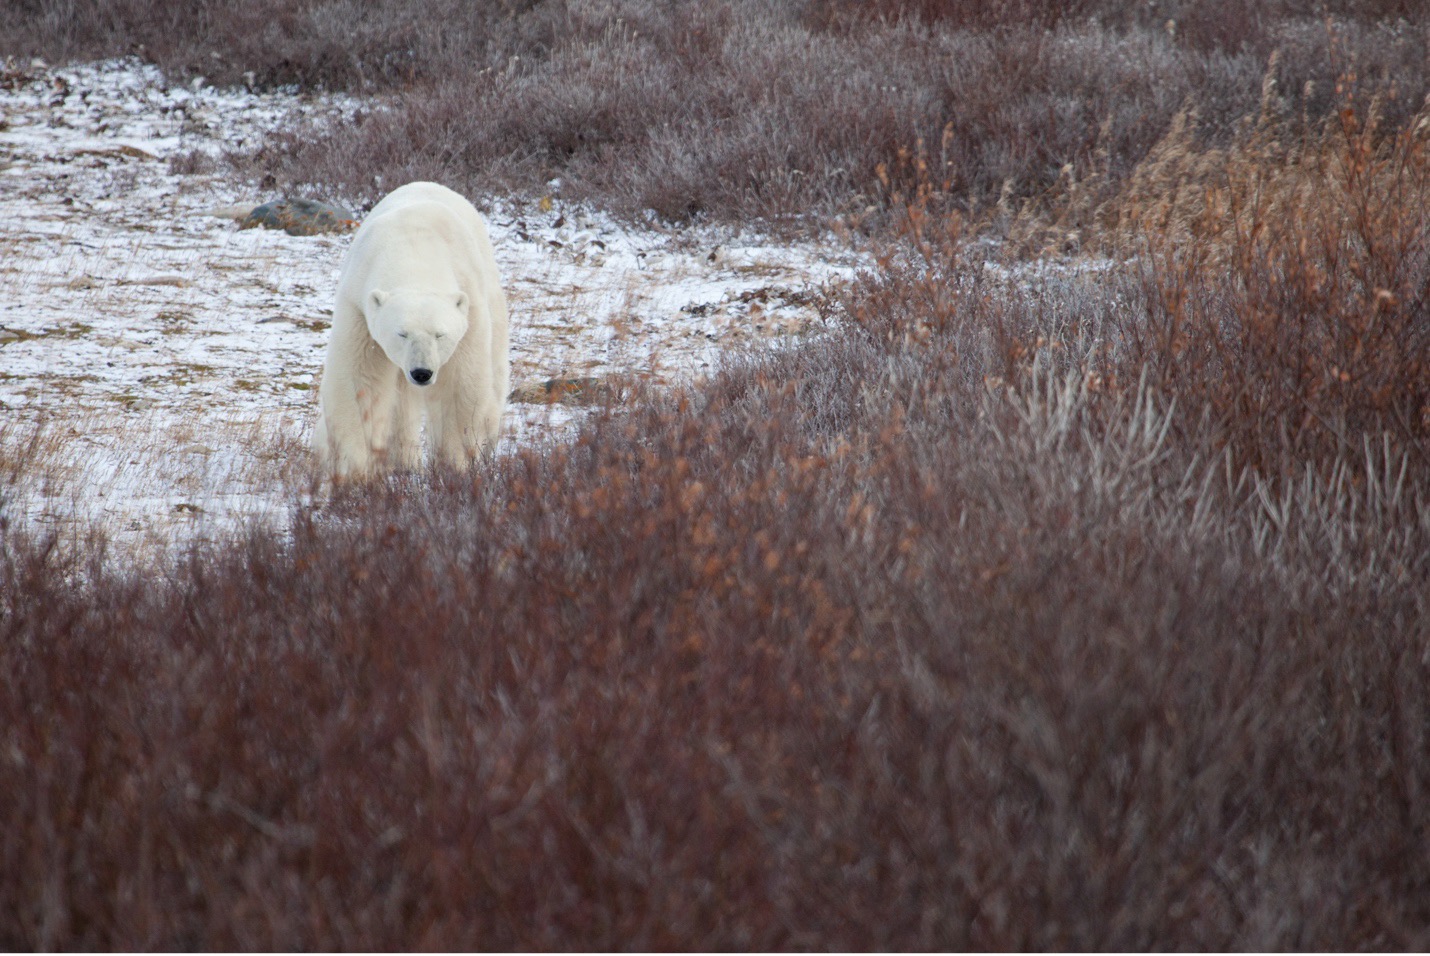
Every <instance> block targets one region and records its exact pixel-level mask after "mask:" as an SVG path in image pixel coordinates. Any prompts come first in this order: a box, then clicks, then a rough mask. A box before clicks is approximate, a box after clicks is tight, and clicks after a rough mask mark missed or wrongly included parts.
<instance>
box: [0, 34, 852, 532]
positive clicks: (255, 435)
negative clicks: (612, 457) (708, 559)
mask: <svg viewBox="0 0 1430 956" xmlns="http://www.w3.org/2000/svg"><path fill="white" fill-rule="evenodd" d="M357 106H358V103H357V101H355V100H352V99H349V98H343V97H334V96H327V97H317V96H310V95H299V94H296V93H252V92H248V91H243V90H216V89H213V88H210V87H207V86H205V85H204V84H203V83H202V82H201V81H196V82H195V83H194V84H191V85H189V86H171V85H168V84H167V83H166V82H165V81H164V79H163V77H162V75H161V74H160V73H159V72H158V71H157V70H155V69H153V68H150V67H147V66H144V65H141V64H140V63H138V62H137V61H133V60H124V61H112V62H105V63H99V64H92V65H86V66H78V67H69V68H60V69H50V68H46V67H42V66H39V65H27V66H17V65H16V64H14V63H9V64H5V65H4V66H3V68H0V529H3V527H4V526H5V524H6V523H9V524H10V525H11V526H14V525H16V524H21V525H26V526H29V527H35V528H39V529H41V530H50V529H52V530H56V531H58V532H60V534H61V535H62V537H63V536H74V535H81V534H87V533H89V532H90V531H91V530H94V529H98V530H99V531H100V533H102V534H104V535H105V536H107V537H108V538H109V539H110V540H111V541H112V542H114V543H115V544H116V545H119V546H122V547H124V548H126V550H131V549H132V550H135V551H139V550H148V551H150V552H156V551H157V552H160V553H162V552H163V551H166V550H168V549H170V548H172V547H174V546H175V545H182V543H183V542H184V541H185V540H190V539H193V538H195V537H199V536H206V535H211V534H214V533H217V532H223V531H226V530H229V529H231V528H233V527H236V526H237V525H238V524H239V523H240V522H241V521H244V520H252V519H255V518H260V517H272V516H274V515H281V513H282V511H283V509H284V508H286V507H288V505H287V503H288V502H290V501H292V500H294V497H293V496H294V492H295V491H298V492H302V491H304V490H305V489H307V492H308V493H309V494H312V488H313V487H314V484H313V481H312V467H311V462H310V460H309V456H308V452H307V443H308V437H309V434H310V432H311V428H312V423H313V418H314V415H315V412H316V398H317V389H316V385H317V379H318V376H319V373H320V370H321V366H322V359H323V350H324V347H325V345H326V341H327V328H328V320H329V317H330V315H331V305H332V295H333V289H334V287H335V284H336V279H337V274H338V269H339V266H340V264H341V261H342V256H343V252H344V250H345V249H346V247H347V243H348V237H347V236H344V235H323V236H307V237H296V236H289V235H287V234H285V233H282V232H275V231H269V230H264V229H250V230H240V229H239V228H238V227H237V225H236V224H235V223H234V222H233V221H232V220H231V219H225V218H221V217H218V216H214V215H211V213H212V212H213V211H215V210H218V209H221V208H223V207H226V206H234V205H243V204H247V205H253V204H255V203H259V202H264V201H267V200H270V199H274V198H279V197H276V196H273V195H260V194H259V190H258V188H257V187H256V186H254V185H253V184H251V183H245V182H241V181H237V179H236V177H235V176H234V175H233V174H232V173H227V174H226V173H225V172H224V171H223V170H224V169H225V168H226V164H224V163H222V162H214V163H203V162H195V161H194V157H196V156H198V157H202V156H208V157H211V158H215V159H220V158H221V157H222V156H224V155H225V154H229V153H242V152H245V151H248V150H253V149H256V148H257V147H258V145H259V144H260V143H261V142H262V140H263V138H264V136H265V135H267V134H268V133H270V132H271V131H273V130H276V129H279V128H282V127H284V126H286V125H289V124H292V123H294V122H296V121H299V120H317V121H320V122H330V123H336V124H341V123H342V122H343V121H344V118H345V116H348V115H351V112H352V111H353V110H354V109H355V108H356V107H357ZM368 106H369V107H370V106H371V104H368ZM379 108H380V107H379ZM195 168H201V169H202V168H207V169H217V170H219V172H200V173H194V172H183V171H182V170H192V169H195ZM326 198H331V199H337V200H339V201H342V200H343V199H344V197H326ZM471 198H472V199H473V200H474V202H476V204H477V206H478V208H481V209H483V211H484V212H486V213H487V215H488V219H489V220H490V223H491V231H492V241H493V244H494V246H495V248H496V252H497V259H498V263H499V265H500V267H501V270H502V276H503V281H504V284H505V287H506V291H507V296H508V300H509V303H510V307H511V316H512V378H513V384H514V385H515V386H516V387H517V388H518V390H519V391H521V390H522V389H523V388H525V390H526V392H527V393H535V392H539V391H540V389H539V388H533V387H532V386H539V384H540V383H542V382H545V381H547V380H550V379H556V378H590V377H595V378H600V377H603V376H609V375H616V376H620V377H628V376H629V377H634V378H638V379H643V380H647V381H650V382H654V383H656V384H662V383H669V382H672V381H677V380H681V379H689V378H692V377H695V376H698V375H699V374H700V373H701V371H702V370H703V369H706V368H708V367H709V366H710V365H711V364H712V363H713V362H714V361H715V359H716V357H717V355H718V353H719V352H720V351H722V350H726V349H729V348H731V347H733V346H736V345H740V344H745V343H750V342H758V341H765V340H768V341H779V340H782V339H783V338H785V337H786V336H788V335H791V334H799V333H801V332H803V331H805V330H806V329H807V328H809V326H810V324H811V323H812V322H814V321H815V319H816V314H815V309H814V307H813V305H812V304H811V298H812V296H811V293H812V292H814V291H815V290H817V289H818V288H819V287H821V286H822V285H824V284H826V283H828V282H831V281H837V280H839V279H840V278H842V277H846V276H847V275H849V274H850V272H851V271H852V269H853V266H854V262H853V259H852V257H851V256H850V255H848V254H847V253H846V252H843V251H840V250H838V249H836V248H833V247H824V246H813V245H804V246H788V245H770V244H763V243H761V242H760V241H758V240H756V241H745V240H744V239H742V238H741V237H738V236H730V235H725V234H716V233H714V232H708V231H700V232H698V233H693V234H692V233H689V232H685V233H671V232H661V231H657V230H635V229H630V228H625V227H621V226H618V225H616V224H614V223H613V222H611V221H610V220H608V219H606V218H605V217H603V216H601V215H599V214H597V213H594V212H591V211H589V210H583V209H576V208H568V207H564V206H562V205H560V204H557V205H556V206H554V207H553V206H552V205H551V203H550V201H549V200H542V201H540V202H534V203H522V202H519V201H516V200H502V199H500V198H498V197H479V196H478V197H471ZM578 414H579V411H577V410H574V409H573V408H571V407H569V406H565V405H547V404H526V403H514V404H512V405H510V406H509V408H508V412H507V417H506V422H505V426H504V434H505V438H504V446H505V447H508V448H510V447H512V445H513V444H516V443H522V442H536V441H544V440H559V439H560V437H561V436H563V435H565V434H568V433H569V428H570V426H571V424H572V422H573V421H574V416H576V415H578ZM308 500H312V499H311V498H309V499H308Z"/></svg>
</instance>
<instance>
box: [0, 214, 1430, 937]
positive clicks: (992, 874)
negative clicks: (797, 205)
mask: <svg viewBox="0 0 1430 956" xmlns="http://www.w3.org/2000/svg"><path fill="white" fill-rule="evenodd" d="M1419 208H1423V207H1419ZM910 221H918V220H917V219H916V217H914V218H912V219H911V220H910ZM920 235H921V237H922V242H923V244H922V247H921V252H918V253H917V254H913V255H909V254H898V255H895V254H892V253H891V255H890V257H889V258H888V259H887V260H886V262H885V263H884V265H883V266H882V267H881V269H880V270H879V271H878V272H877V273H871V274H870V275H868V276H866V277H865V278H864V279H862V280H861V281H860V282H859V283H857V284H856V285H855V286H854V287H852V288H851V289H850V290H849V292H848V294H847V297H846V298H845V300H844V303H843V306H842V314H844V315H846V316H847V317H848V319H849V322H848V325H847V327H845V328H842V329H840V330H835V331H833V332H832V334H831V335H830V336H829V337H827V338H825V339H823V340H821V341H818V342H814V343H810V344H808V345H806V346H805V347H803V348H800V349H797V350H793V351H789V352H785V353H780V354H775V355H766V356H764V357H761V358H758V359H752V360H749V361H746V362H745V363H744V364H742V365H740V366H739V367H734V368H731V369H729V370H727V371H725V372H724V373H722V374H721V375H719V376H718V377H717V378H716V379H714V380H713V381H712V382H710V383H708V384H707V385H705V386H703V387H701V388H699V389H693V390H690V391H687V392H683V393H676V394H671V395H665V396H659V395H657V396H649V397H648V398H647V399H646V400H644V401H643V402H642V403H640V404H639V405H637V406H636V407H634V408H632V409H630V410H626V411H621V412H609V413H602V415H601V416H599V417H597V418H596V419H594V420H593V421H592V422H591V424H590V425H589V427H588V428H587V429H586V430H585V431H584V432H583V434H582V436H581V437H580V438H579V439H578V440H577V441H575V442H574V443H573V444H571V445H568V446H560V447H549V448H528V449H523V450H521V451H518V452H516V453H514V454H511V455H509V456H506V457H503V458H500V459H497V460H495V461H492V462H488V463H485V464H483V465H481V466H480V467H479V468H477V469H476V470H475V471H474V472H472V473H470V474H462V475H441V476H436V477H435V478H432V479H418V478H412V477H408V478H398V479H395V480H394V481H392V482H391V483H389V484H386V485H379V486H377V487H374V488H369V489H358V490H353V491H350V492H348V493H346V494H342V495H339V496H337V497H336V498H335V499H333V500H332V501H331V502H329V503H328V504H327V505H326V506H325V507H324V508H323V509H322V510H320V511H316V512H308V513H307V514H306V515H305V516H304V517H303V518H301V519H300V520H299V521H298V522H297V523H296V525H295V526H294V527H293V528H291V529H290V532H289V533H288V534H287V535H282V534H275V533H272V532H269V531H264V530H261V529H255V530H254V532H253V533H252V534H251V535H249V536H248V537H247V538H245V539H241V540H237V541H234V542H232V543H230V544H229V545H228V546H226V547H211V546H204V547H200V548H197V549H195V550H193V551H192V552H191V553H190V554H188V555H186V556H183V557H176V559H175V561H174V563H173V564H172V565H171V566H170V567H169V569H168V570H167V571H166V572H165V573H164V574H162V575H160V576H158V577H139V576H137V575H135V574H133V573H129V572H126V571H125V570H124V569H123V568H122V567H120V566H118V565H116V564H113V563H106V562H105V561H104V560H103V558H102V554H100V555H96V556H94V557H92V558H85V557H84V556H79V557H74V558H67V557H66V556H65V555H64V554H61V553H59V552H56V551H54V550H53V549H50V548H48V547H47V546H46V544H45V543H44V542H43V541H36V540H33V539H30V538H26V537H24V536H22V535H20V534H18V533H16V532H15V531H14V530H11V529H0V533H4V534H5V537H4V539H3V542H2V543H0V545H3V546H0V794H3V797H2V798H0V799H3V800H4V802H5V803H4V807H3V809H4V811H5V817H6V819H7V821H9V825H8V826H7V827H6V829H5V832H4V835H3V836H0V939H4V940H5V941H6V942H7V943H8V944H9V945H12V946H15V947H17V948H20V947H23V948H35V947H42V946H44V947H68V948H126V949H133V948H141V947H142V948H181V947H182V948H185V949H191V948H210V947H222V948H229V949H233V948H285V949H289V948H325V949H339V948H341V949H348V948H364V949H388V948H417V947H421V948H424V949H435V948H441V949H447V948H462V949H472V948H501V949H566V948H583V949H611V948H632V949H732V948H740V949H796V948H797V949H815V948H819V949H823V948H840V949H861V950H862V949H969V948H973V949H1005V948H1058V949H1104V948H1117V949H1151V948H1157V949H1164V948H1173V947H1186V948H1197V949H1222V948H1238V949H1247V948H1255V949H1285V948H1298V949H1299V948H1305V949H1312V948H1314V949H1323V948H1336V949H1348V948H1362V947H1364V948H1372V947H1374V948H1423V947H1424V946H1425V945H1427V943H1430V906H1427V902H1426V901H1427V900H1430V865H1427V863H1426V861H1427V860H1430V852H1427V851H1430V847H1427V845H1426V842H1425V841H1426V833H1427V832H1430V829H1427V825H1430V803H1427V800H1426V795H1427V793H1430V757H1427V755H1430V747H1427V739H1426V731H1427V727H1430V715H1427V712H1426V705H1425V701H1426V700H1430V667H1427V666H1426V661H1425V635H1426V627H1425V622H1426V621H1427V620H1430V606H1427V604H1430V597H1427V596H1430V586H1427V585H1430V478H1427V476H1428V475H1430V471H1427V470H1426V469H1425V468H1424V467H1423V464H1421V461H1422V459H1421V458H1420V457H1418V456H1421V455H1423V453H1424V449H1425V441H1424V435H1423V432H1419V433H1397V432H1394V431H1393V430H1390V429H1386V428H1384V427H1382V425H1383V424H1384V423H1382V422H1379V421H1373V420H1368V419H1363V418H1361V417H1358V416H1347V420H1346V421H1347V423H1346V428H1347V429H1350V430H1352V431H1351V432H1350V433H1349V434H1348V435H1347V439H1348V442H1347V446H1346V447H1343V448H1340V449H1333V450H1332V451H1331V452H1330V454H1332V456H1333V457H1332V458H1331V459H1329V460H1327V459H1318V460H1317V461H1319V464H1318V465H1317V467H1313V468H1311V469H1302V468H1300V467H1299V466H1297V465H1296V464H1295V463H1294V462H1291V463H1288V462H1287V460H1286V459H1287V456H1286V455H1285V454H1283V453H1282V452H1281V451H1280V450H1278V449H1277V448H1275V447H1274V446H1273V447H1271V449H1270V451H1269V452H1267V453H1265V454H1263V455H1262V456H1261V460H1262V461H1263V462H1265V463H1266V464H1264V465H1261V466H1259V468H1248V467H1244V466H1243V465H1242V464H1241V463H1240V462H1241V461H1243V460H1245V458H1246V457H1247V456H1246V455H1244V454H1242V455H1240V456H1238V455H1229V454H1227V452H1226V449H1227V448H1228V447H1231V445H1232V444H1235V443H1238V442H1239V443H1242V444H1243V445H1244V443H1245V441H1246V440H1247V437H1246V436H1247V435H1250V437H1253V438H1254V437H1257V434H1258V433H1255V432H1251V433H1247V432H1245V430H1244V429H1242V427H1241V423H1240V421H1239V420H1230V421H1228V420H1226V419H1225V418H1223V417H1219V416H1217V415H1214V414H1208V413H1207V412H1206V411H1205V409H1206V407H1207V402H1208V399H1207V398H1206V395H1205V393H1204V392H1198V391H1197V390H1196V386H1195V381H1196V369H1195V368H1194V367H1193V366H1191V363H1190V360H1189V357H1188V356H1187V355H1185V354H1184V355H1182V356H1181V358H1182V363H1183V364H1184V365H1187V366H1188V369H1189V372H1190V374H1187V375H1183V376H1181V377H1178V376H1175V375H1169V374H1163V373H1161V372H1159V370H1158V366H1157V365H1156V363H1155V361H1152V360H1153V359H1155V355H1148V354H1147V353H1146V352H1145V350H1144V351H1143V352H1142V353H1139V352H1138V351H1137V348H1138V346H1137V345H1136V343H1135V341H1134V340H1133V339H1132V338H1131V335H1132V332H1131V329H1132V327H1133V324H1134V323H1135V322H1137V321H1145V320H1147V315H1149V314H1151V315H1155V310H1154V309H1152V307H1151V304H1152V303H1153V301H1154V300H1152V299H1151V298H1150V297H1148V296H1145V295H1144V296H1142V297H1140V298H1139V294H1140V293H1141V291H1142V290H1144V288H1145V287H1144V286H1143V285H1142V282H1141V275H1140V273H1138V272H1137V271H1135V270H1129V271H1125V272H1119V271H1103V272H1095V273H1090V274H1086V275H1081V274H1078V273H1075V272H1068V271H1063V270H1059V269H1048V270H1046V271H1045V272H1043V273H1042V276H1043V278H1042V279H1041V280H1037V279H1035V278H1030V277H1029V276H1028V275H1027V274H1020V275H1016V276H1013V277H1012V278H1009V277H1008V275H1007V274H1006V273H1003V272H1001V271H1000V270H999V269H998V268H995V267H994V266H991V265H988V264H985V263H983V262H982V259H981V256H979V255H976V254H974V253H975V252H976V247H970V246H969V245H968V244H967V243H965V242H963V241H961V240H960V237H959V235H958V233H957V231H956V230H953V231H949V230H946V229H942V228H936V224H935V223H934V222H933V221H932V220H923V226H922V229H921V233H920ZM1221 278H1222V280H1223V281H1222V284H1221V285H1212V284H1210V283H1207V284H1203V285H1194V286H1190V287H1189V289H1188V296H1189V299H1190V300H1192V301H1194V302H1195V303H1196V307H1197V308H1208V307H1209V305H1208V302H1203V301H1202V300H1201V298H1200V297H1203V296H1207V297H1210V299H1209V302H1212V303H1216V304H1218V305H1220V306H1221V307H1222V308H1224V310H1225V311H1226V314H1227V315H1228V316H1230V317H1233V318H1234V317H1235V316H1236V315H1237V314H1238V313H1237V310H1238V309H1240V308H1242V307H1243V306H1244V305H1245V304H1246V303H1247V301H1248V300H1246V299H1239V298H1236V296H1235V290H1236V282H1237V281H1239V280H1238V279H1237V277H1236V276H1234V275H1231V274H1229V273H1222V274H1221ZM1149 341H1150V340H1149ZM1129 343H1131V344H1129ZM1139 354H1140V355H1141V356H1142V357H1143V358H1144V359H1146V361H1145V362H1144V364H1143V366H1142V370H1139V371H1138V372H1137V374H1135V375H1134V374H1132V373H1133V371H1134V368H1133V363H1132V358H1130V357H1136V356H1138V355H1139ZM1129 356H1130V357H1129ZM1251 359H1255V360H1256V361H1260V362H1262V363H1263V366H1262V367H1263V368H1266V369H1267V370H1268V371H1271V370H1274V368H1275V365H1274V364H1272V365H1269V366H1268V365H1266V364H1265V363H1268V362H1274V358H1269V357H1268V356H1267V355H1266V354H1265V353H1264V352H1257V353H1255V354H1254V355H1252V356H1251V357H1250V359H1248V361H1250V360H1251ZM1188 383H1192V384H1188ZM1271 437H1272V438H1274V437H1275V436H1274V435H1273V436H1271ZM1296 447H1297V448H1300V447H1301V446H1296ZM1308 460H1309V459H1308ZM1317 461H1313V464H1317ZM1278 463H1280V464H1279V467H1281V468H1282V469H1283V471H1279V472H1272V471H1270V470H1269V468H1270V466H1271V465H1275V464H1278Z"/></svg>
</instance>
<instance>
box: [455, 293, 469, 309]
mask: <svg viewBox="0 0 1430 956" xmlns="http://www.w3.org/2000/svg"><path fill="white" fill-rule="evenodd" d="M457 311H458V312H466V311H467V293H465V292H458V293H457Z"/></svg>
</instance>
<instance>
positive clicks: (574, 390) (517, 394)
mask: <svg viewBox="0 0 1430 956" xmlns="http://www.w3.org/2000/svg"><path fill="white" fill-rule="evenodd" d="M620 398H621V394H620V389H619V388H617V387H616V385H614V384H613V383H612V382H610V381H608V380H607V379H603V378H549V379H547V380H546V381H544V382H539V383H536V384H532V385H522V386H521V387H519V388H517V389H516V390H514V391H513V392H512V393H511V395H510V396H508V398H507V401H509V402H517V403H520V404H524V405H554V404H556V403H558V402H560V403H561V404H563V405H609V404H612V403H613V402H617V401H619V400H620Z"/></svg>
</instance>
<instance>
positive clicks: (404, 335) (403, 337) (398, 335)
mask: <svg viewBox="0 0 1430 956" xmlns="http://www.w3.org/2000/svg"><path fill="white" fill-rule="evenodd" d="M397 337H398V338H399V339H405V338H407V333H406V332H398V333H397Z"/></svg>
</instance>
